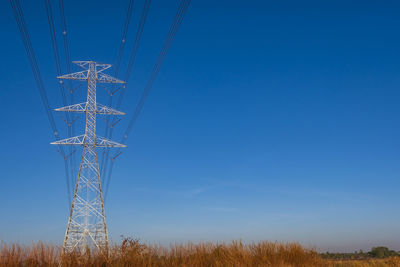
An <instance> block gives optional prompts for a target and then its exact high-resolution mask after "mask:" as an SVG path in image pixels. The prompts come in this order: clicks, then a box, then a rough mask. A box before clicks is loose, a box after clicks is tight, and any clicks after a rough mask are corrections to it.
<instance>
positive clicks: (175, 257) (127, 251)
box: [0, 239, 400, 267]
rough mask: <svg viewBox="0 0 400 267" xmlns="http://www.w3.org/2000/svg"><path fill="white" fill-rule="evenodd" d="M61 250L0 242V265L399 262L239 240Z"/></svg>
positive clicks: (341, 266)
mask: <svg viewBox="0 0 400 267" xmlns="http://www.w3.org/2000/svg"><path fill="white" fill-rule="evenodd" d="M60 252H61V248H60V247H57V246H53V245H45V244H43V243H38V244H34V245H32V246H22V245H18V244H14V245H6V244H2V245H1V248H0V267H3V266H7V267H8V266H10V267H13V266H16V267H17V266H18V267H20V266H27V267H28V266H29V267H30V266H46V267H47V266H48V267H50V266H60V263H62V264H61V265H62V266H140V267H148V266H185V267H192V266H193V267H203V266H204V267H206V266H207V267H208V266H215V267H219V266H221V267H222V266H224V267H225V266H235V267H242V266H243V267H245V266H246V267H247V266H249V267H250V266H271V267H310V266H316V267H320V266H321V267H325V266H326V267H367V266H368V267H369V266H382V267H386V266H400V260H399V259H398V258H392V259H386V260H380V261H372V260H371V261H365V262H361V261H360V262H357V261H352V262H350V261H345V262H343V261H342V262H341V261H327V260H324V259H322V258H321V257H320V256H319V255H318V253H317V252H316V251H315V250H312V249H305V248H303V247H302V246H300V245H299V244H296V243H287V244H282V243H271V242H260V243H254V244H243V243H242V242H232V243H229V244H225V243H222V244H214V243H200V244H191V243H189V244H178V245H172V246H169V247H164V246H158V245H144V244H141V243H139V242H138V241H137V240H133V239H125V240H124V241H123V242H122V243H121V244H120V245H114V246H112V247H111V248H110V252H109V255H108V256H107V257H105V256H103V255H101V254H98V253H96V252H95V251H88V252H87V253H85V254H83V255H81V254H77V253H72V254H68V255H63V256H62V257H61V256H60Z"/></svg>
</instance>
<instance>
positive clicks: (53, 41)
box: [44, 0, 75, 195]
mask: <svg viewBox="0 0 400 267" xmlns="http://www.w3.org/2000/svg"><path fill="white" fill-rule="evenodd" d="M44 5H45V8H46V15H47V22H48V24H49V30H50V38H51V45H52V50H53V56H54V60H55V62H56V70H57V76H60V75H61V74H62V73H61V61H60V53H59V49H58V44H57V37H56V30H55V26H54V18H53V11H52V7H51V1H50V0H44ZM58 86H59V88H60V92H61V97H62V103H63V106H67V97H66V95H65V88H64V84H63V83H60V82H59V83H58ZM65 117H66V120H64V119H63V120H64V122H65V123H66V124H67V127H68V137H72V131H71V127H72V124H73V121H72V120H71V118H70V114H69V113H68V112H67V113H66V114H65ZM73 152H74V150H73V148H72V147H71V146H70V147H69V148H68V153H69V154H68V155H69V156H68V157H67V158H66V157H64V156H63V159H64V161H66V164H67V165H69V168H70V170H71V177H69V173H68V177H67V179H68V180H71V179H73V174H74V172H73V170H74V169H75V166H74V165H73V163H74V162H73V161H72V158H73ZM71 182H73V181H71ZM68 190H69V191H70V192H69V193H68V195H71V189H70V188H68Z"/></svg>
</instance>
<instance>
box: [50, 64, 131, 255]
mask: <svg viewBox="0 0 400 267" xmlns="http://www.w3.org/2000/svg"><path fill="white" fill-rule="evenodd" d="M73 63H75V64H76V65H78V66H80V67H81V68H83V69H84V70H83V71H80V72H75V73H71V74H67V75H63V76H59V77H57V78H59V79H60V82H61V83H62V80H63V79H69V80H78V81H87V83H88V89H87V100H86V102H84V103H80V104H75V105H71V106H66V107H62V108H58V109H56V111H66V112H78V113H85V114H86V123H85V134H83V135H80V136H75V137H71V138H67V139H64V140H59V141H56V142H53V143H51V144H54V145H81V146H82V147H83V151H82V159H81V163H80V167H79V173H78V177H77V180H76V185H75V191H74V196H73V199H72V205H71V210H70V214H69V219H68V226H67V230H66V232H65V238H64V244H63V252H64V253H66V252H67V253H68V252H72V251H74V250H79V251H81V252H84V251H85V250H86V249H87V248H88V247H97V248H98V249H99V250H100V251H102V252H106V253H107V251H108V233H107V225H106V217H105V213H104V202H103V194H102V190H101V180H100V171H99V163H98V160H97V151H96V149H97V148H98V147H126V146H125V145H122V144H119V143H116V142H113V141H111V140H108V139H105V138H102V137H100V136H97V135H96V116H97V114H99V115H124V114H125V113H123V112H120V111H117V110H115V109H112V108H110V107H106V106H103V105H100V104H98V103H97V102H96V84H97V83H124V82H123V81H120V80H118V79H116V78H114V77H111V76H109V75H107V74H104V73H103V71H104V70H106V69H108V68H110V67H111V65H110V64H99V63H96V62H93V61H73Z"/></svg>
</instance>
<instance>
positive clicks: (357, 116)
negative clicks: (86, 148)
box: [0, 0, 400, 251]
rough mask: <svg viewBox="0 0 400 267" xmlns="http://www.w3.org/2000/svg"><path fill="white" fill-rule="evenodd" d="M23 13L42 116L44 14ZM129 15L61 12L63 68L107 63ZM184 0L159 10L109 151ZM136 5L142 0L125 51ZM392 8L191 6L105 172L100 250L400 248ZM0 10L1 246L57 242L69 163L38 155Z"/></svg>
mask: <svg viewBox="0 0 400 267" xmlns="http://www.w3.org/2000/svg"><path fill="white" fill-rule="evenodd" d="M21 2H22V3H21V4H22V7H23V10H24V13H25V17H26V20H27V22H28V28H29V31H30V33H31V38H32V42H33V46H34V49H35V53H36V55H37V58H38V62H39V66H40V70H41V72H42V76H43V79H44V82H45V86H46V90H47V93H48V95H49V99H50V103H51V106H52V107H59V106H61V105H62V104H61V97H60V94H59V89H58V87H57V80H56V78H55V77H56V69H55V63H54V60H53V57H52V54H51V43H50V36H49V32H48V26H47V21H46V15H45V9H44V6H43V4H42V3H41V1H39V2H37V3H33V2H31V1H21ZM127 4H128V1H125V0H124V1H113V3H112V5H110V3H109V1H94V0H88V1H84V3H81V2H80V1H65V12H66V16H67V25H68V29H69V32H68V36H69V43H70V48H71V58H72V60H87V59H90V60H95V61H100V62H107V63H114V62H115V60H116V56H117V53H118V47H119V40H120V36H121V32H122V26H123V22H124V19H125V9H126V7H127ZM178 4H179V2H178V1H175V0H174V1H159V0H154V1H153V3H152V6H151V8H150V13H149V17H148V20H147V23H146V26H145V28H144V33H143V38H142V42H141V43H140V47H139V51H138V56H137V61H136V62H135V66H134V69H133V73H132V75H131V78H130V80H129V84H128V88H127V93H126V96H125V98H124V102H123V105H122V107H121V109H122V110H123V111H125V112H127V113H128V115H127V118H126V119H125V120H123V121H122V122H121V123H120V124H119V127H118V131H116V134H115V136H116V137H115V139H116V140H119V139H120V136H121V134H122V132H123V130H124V129H125V128H126V126H127V121H128V118H129V115H131V114H132V113H133V110H134V107H135V105H136V103H137V101H138V98H139V96H140V94H141V91H142V90H143V87H144V84H145V83H146V80H147V79H148V77H149V74H150V71H151V69H152V66H153V64H154V62H155V59H156V57H157V55H158V52H159V50H160V49H161V46H162V42H163V40H164V38H165V36H166V34H167V32H168V28H169V25H170V23H171V22H172V19H173V16H174V14H175V12H176V9H177V6H178ZM56 6H57V5H54V7H53V8H54V9H55V7H56ZM142 6H143V1H135V6H134V14H133V18H132V19H133V20H132V24H131V28H130V31H129V35H128V41H127V47H128V48H129V47H130V46H131V45H132V43H133V39H134V35H135V31H136V27H137V23H138V18H139V15H140V12H141V8H142ZM54 12H55V14H57V16H56V27H57V29H58V30H59V29H60V28H59V17H58V13H57V10H54ZM399 12H400V5H399V3H398V2H396V1H384V2H379V3H378V2H376V1H332V2H330V3H328V1H302V2H301V4H300V3H299V2H298V1H279V3H278V2H276V1H275V2H273V1H208V0H207V1H206V0H204V1H195V0H194V1H192V3H191V6H190V8H189V10H188V13H187V16H186V17H185V19H184V21H183V24H182V26H181V28H180V29H179V32H178V34H177V37H176V39H175V40H174V43H173V45H172V47H171V50H170V51H169V53H168V56H167V58H166V60H165V62H164V65H163V67H162V70H161V72H160V73H159V75H158V77H157V81H156V83H155V85H154V87H153V89H152V91H151V93H150V95H149V98H148V99H147V102H146V104H145V107H144V109H143V112H142V114H141V115H140V117H139V119H138V121H137V123H136V125H135V127H134V128H133V131H132V133H131V135H130V136H129V139H128V142H127V145H128V146H129V147H128V148H127V149H126V150H125V151H124V153H123V154H122V155H121V156H120V157H119V158H118V160H117V161H116V164H115V169H114V172H113V178H112V181H111V186H110V189H109V195H108V199H107V202H106V215H107V222H108V226H109V232H110V235H111V239H112V240H113V241H115V242H118V241H119V240H120V235H124V236H132V237H137V238H140V239H141V240H143V241H146V242H150V243H162V244H168V243H171V242H180V241H189V240H190V241H195V242H197V241H229V240H232V239H242V240H244V241H249V242H250V241H257V240H272V241H275V240H278V241H298V242H301V243H302V244H304V245H306V246H314V247H317V248H319V249H321V250H328V249H329V250H332V251H353V250H356V249H357V250H358V249H369V248H371V247H372V246H376V245H385V246H389V247H390V248H391V249H396V250H400V242H399V241H398V238H397V237H398V236H399V234H400V228H399V226H398V223H397V222H398V221H399V220H400V213H399V212H398V203H399V202H400V195H399V194H398V190H399V189H398V188H399V186H400V165H399V163H400V153H399V151H400V140H399V136H400V127H399V117H400V116H399V115H400V106H399V104H398V103H399V101H400V92H399V85H400V76H399V70H400V52H399V51H400V50H399V47H400V32H399V29H398V25H399V23H400V18H399V16H398V14H399ZM0 13H1V16H0V22H1V25H3V27H1V28H0V34H1V36H2V37H3V38H2V42H1V44H0V46H1V49H0V58H1V59H2V65H1V67H0V69H1V71H0V84H1V90H0V99H1V100H2V109H3V112H1V113H0V121H1V123H2V128H1V131H0V138H1V139H2V140H3V141H2V149H0V162H1V169H2V172H1V176H0V181H1V186H0V203H1V204H0V211H1V220H0V239H1V240H4V241H6V242H25V243H30V242H32V241H37V240H44V241H48V242H54V243H61V240H62V239H63V235H64V231H65V227H66V223H67V216H68V202H67V193H66V186H65V178H64V169H63V168H64V167H63V161H62V159H61V157H60V156H59V155H58V153H57V152H56V149H55V147H53V146H51V145H50V144H49V143H50V142H51V141H53V136H52V134H51V130H50V126H49V123H48V121H47V119H46V115H45V112H44V109H43V107H42V104H41V102H40V97H39V93H38V91H37V88H36V84H35V83H34V79H33V75H32V71H31V69H30V67H29V64H28V60H27V57H26V54H25V50H24V47H23V45H22V42H21V39H20V36H19V33H18V29H17V26H16V24H15V21H14V18H13V16H12V12H11V8H10V6H9V3H8V1H2V2H1V3H0ZM57 37H58V38H59V41H60V47H61V39H60V38H61V35H60V31H59V32H58V36H57ZM125 52H126V53H125V54H124V62H123V65H122V70H123V71H122V72H121V74H123V73H124V70H125V68H126V63H127V59H128V55H129V51H128V50H126V51H125ZM74 70H78V68H74ZM64 71H65V68H64ZM109 73H110V74H112V73H113V70H111V71H110V72H109ZM120 78H122V75H121V77H120ZM83 93H84V91H83V90H82V91H81V92H80V93H79V92H78V93H77V94H78V95H77V98H78V99H79V94H81V96H82V97H80V98H81V99H83ZM106 99H107V98H106V93H105V92H104V91H101V90H99V101H100V102H103V103H106ZM77 101H78V100H77ZM56 118H57V123H58V125H59V127H60V128H62V123H63V122H62V121H61V119H59V118H58V117H56ZM82 121H83V120H81V121H80V122H79V121H78V122H77V123H78V124H79V123H82ZM79 125H80V124H79ZM101 131H104V130H101ZM100 134H102V133H100ZM118 134H119V135H118Z"/></svg>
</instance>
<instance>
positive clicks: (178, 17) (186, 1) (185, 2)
mask: <svg viewBox="0 0 400 267" xmlns="http://www.w3.org/2000/svg"><path fill="white" fill-rule="evenodd" d="M189 5H190V0H182V1H181V3H180V5H179V7H178V11H177V12H176V14H175V17H174V21H173V23H172V25H171V27H170V29H169V32H168V35H167V37H166V39H165V41H164V44H163V47H162V49H161V51H160V53H159V55H158V58H157V60H156V63H155V64H154V67H153V70H152V72H151V74H150V78H149V79H148V80H147V83H146V85H145V87H144V90H143V92H142V95H141V97H140V100H139V103H138V104H137V106H136V109H135V112H134V113H133V115H132V117H131V119H130V121H129V124H128V127H127V129H126V130H125V133H124V135H123V138H122V140H121V143H122V144H125V143H126V140H127V138H128V136H129V133H130V132H131V130H132V127H133V125H134V124H135V122H136V120H137V118H138V116H139V115H140V112H141V110H142V108H143V106H144V103H145V101H146V99H147V97H148V95H149V93H150V90H151V88H152V87H153V85H154V82H155V80H156V78H157V75H158V73H159V72H160V69H161V66H162V64H163V62H164V59H165V57H166V55H167V53H168V51H169V49H170V47H171V44H172V42H173V40H174V38H175V36H176V33H177V32H178V29H179V27H180V25H181V24H182V21H183V18H184V17H185V14H186V12H187V9H188V7H189ZM119 152H120V151H118V152H117V153H119ZM113 166H114V162H113V161H112V162H111V166H110V170H109V173H108V177H106V179H107V182H106V185H108V184H109V180H110V179H111V174H112V168H113ZM108 188H109V187H108V186H107V188H105V195H104V199H106V198H107V193H108Z"/></svg>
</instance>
